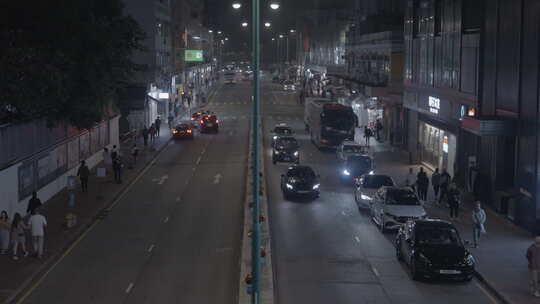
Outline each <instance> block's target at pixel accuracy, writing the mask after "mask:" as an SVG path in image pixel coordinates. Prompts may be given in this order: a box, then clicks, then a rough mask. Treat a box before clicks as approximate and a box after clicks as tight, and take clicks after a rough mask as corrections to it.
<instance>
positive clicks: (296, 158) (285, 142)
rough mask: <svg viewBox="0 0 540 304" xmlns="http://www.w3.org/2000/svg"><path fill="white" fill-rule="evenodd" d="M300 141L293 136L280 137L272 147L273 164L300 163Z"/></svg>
mask: <svg viewBox="0 0 540 304" xmlns="http://www.w3.org/2000/svg"><path fill="white" fill-rule="evenodd" d="M299 147H300V146H299V145H298V141H297V140H296V139H295V138H294V137H292V136H282V137H278V138H277V139H276V141H275V143H274V146H273V147H272V163H273V164H274V165H275V164H276V163H277V162H278V161H279V162H291V163H297V164H298V163H300V152H299V151H298V148H299Z"/></svg>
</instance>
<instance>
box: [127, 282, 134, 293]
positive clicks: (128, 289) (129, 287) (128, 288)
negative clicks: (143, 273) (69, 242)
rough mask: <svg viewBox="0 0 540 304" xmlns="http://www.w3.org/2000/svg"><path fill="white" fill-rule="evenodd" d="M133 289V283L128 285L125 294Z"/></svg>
mask: <svg viewBox="0 0 540 304" xmlns="http://www.w3.org/2000/svg"><path fill="white" fill-rule="evenodd" d="M132 289H133V283H129V285H128V287H127V288H126V293H130V292H131V290H132Z"/></svg>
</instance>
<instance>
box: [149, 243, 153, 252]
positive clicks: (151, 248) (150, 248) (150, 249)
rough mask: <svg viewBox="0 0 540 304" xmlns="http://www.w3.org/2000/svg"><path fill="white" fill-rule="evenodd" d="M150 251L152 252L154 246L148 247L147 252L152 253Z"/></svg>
mask: <svg viewBox="0 0 540 304" xmlns="http://www.w3.org/2000/svg"><path fill="white" fill-rule="evenodd" d="M152 250H154V244H152V245H150V247H148V252H152Z"/></svg>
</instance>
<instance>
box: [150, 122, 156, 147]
mask: <svg viewBox="0 0 540 304" xmlns="http://www.w3.org/2000/svg"><path fill="white" fill-rule="evenodd" d="M156 132H157V131H156V127H155V126H154V124H152V125H151V126H150V129H149V130H148V133H150V144H152V145H153V144H154V143H155V142H156Z"/></svg>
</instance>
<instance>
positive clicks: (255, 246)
mask: <svg viewBox="0 0 540 304" xmlns="http://www.w3.org/2000/svg"><path fill="white" fill-rule="evenodd" d="M251 17H252V21H251V24H252V25H253V26H252V27H251V28H252V39H251V40H252V42H251V43H252V49H251V51H252V54H251V55H252V61H253V62H252V66H253V114H252V126H251V134H252V145H253V150H252V151H253V157H252V160H253V164H252V172H251V174H252V177H253V178H252V179H253V185H252V196H253V216H252V218H253V228H252V229H253V238H252V242H253V243H252V247H251V261H252V266H251V271H252V277H253V285H252V288H253V289H252V294H251V303H252V304H258V303H259V296H260V271H261V262H260V257H261V255H260V250H261V249H260V248H261V239H260V224H259V215H260V195H259V191H260V177H259V162H260V159H259V158H260V157H259V130H260V129H259V117H260V89H259V77H260V66H259V65H260V48H259V42H260V13H259V0H252V16H251Z"/></svg>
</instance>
